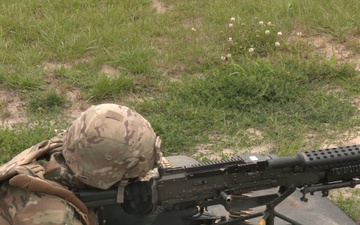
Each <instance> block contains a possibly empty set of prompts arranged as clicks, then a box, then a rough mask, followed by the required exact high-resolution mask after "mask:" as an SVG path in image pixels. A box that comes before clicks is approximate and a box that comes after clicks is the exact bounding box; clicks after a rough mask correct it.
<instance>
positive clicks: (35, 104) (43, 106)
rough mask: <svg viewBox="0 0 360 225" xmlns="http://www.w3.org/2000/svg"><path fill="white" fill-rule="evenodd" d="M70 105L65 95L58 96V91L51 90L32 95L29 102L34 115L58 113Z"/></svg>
mask: <svg viewBox="0 0 360 225" xmlns="http://www.w3.org/2000/svg"><path fill="white" fill-rule="evenodd" d="M68 104H69V102H68V100H67V99H66V97H65V96H64V95H61V94H58V93H57V92H56V91H53V90H50V91H48V92H46V93H42V92H41V93H39V92H36V93H34V94H32V96H31V98H30V101H29V107H28V108H29V111H31V112H33V113H39V112H54V111H55V112H56V111H61V110H62V109H63V108H65V107H67V106H68Z"/></svg>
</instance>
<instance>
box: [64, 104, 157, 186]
mask: <svg viewBox="0 0 360 225" xmlns="http://www.w3.org/2000/svg"><path fill="white" fill-rule="evenodd" d="M160 143H161V141H160V139H159V137H157V136H156V134H155V132H154V130H153V129H152V127H151V125H150V123H149V122H148V121H147V120H146V119H145V118H143V117H142V116H141V115H140V114H139V113H137V112H135V111H133V110H131V109H129V108H128V107H125V106H120V105H116V104H101V105H97V106H92V107H90V108H89V109H87V110H86V111H84V112H83V113H82V114H81V116H80V117H79V118H77V119H76V120H75V121H74V122H73V123H72V125H71V126H70V128H69V129H68V130H67V131H66V132H65V135H64V144H63V155H64V158H65V160H66V164H67V165H68V166H69V168H70V169H71V171H72V172H73V173H74V175H75V176H76V177H77V178H78V179H79V180H80V181H82V182H83V183H85V184H87V185H90V186H92V187H96V188H100V189H107V188H109V187H111V186H112V185H114V184H115V183H117V182H119V181H120V180H124V179H127V178H137V177H142V176H145V175H146V173H147V172H148V171H149V170H151V169H153V168H154V167H155V166H156V164H157V163H159V161H160V158H161V153H160V151H159V148H160Z"/></svg>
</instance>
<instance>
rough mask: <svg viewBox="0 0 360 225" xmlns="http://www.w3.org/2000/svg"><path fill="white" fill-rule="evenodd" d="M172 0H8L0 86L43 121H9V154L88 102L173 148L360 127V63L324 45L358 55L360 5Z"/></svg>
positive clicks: (299, 145)
mask: <svg viewBox="0 0 360 225" xmlns="http://www.w3.org/2000/svg"><path fill="white" fill-rule="evenodd" d="M162 2H163V3H164V5H165V6H166V10H165V12H164V13H162V14H159V13H157V12H156V10H155V8H154V7H153V5H152V1H151V0H140V1H130V0H124V1H112V0H106V1H95V0H86V1H85V0H78V1H75V2H74V1H69V0H65V1H64V0H63V1H60V0H54V1H34V0H25V1H19V0H12V1H10V0H4V1H2V2H1V3H0V11H1V15H0V24H1V26H0V47H1V51H0V59H1V63H0V88H1V90H3V91H4V92H5V91H7V90H11V91H12V92H14V93H15V94H16V95H18V96H19V97H20V99H21V100H22V101H23V102H22V105H24V109H26V113H27V115H26V116H28V117H29V118H30V120H29V122H28V123H21V124H15V125H13V126H12V128H9V127H7V126H5V125H3V126H1V129H0V152H1V155H2V158H0V162H4V161H6V160H7V159H9V158H10V157H11V156H13V155H14V154H16V153H17V152H19V151H21V150H23V149H25V148H27V147H30V146H31V145H33V144H35V143H37V142H39V141H40V140H43V139H45V138H49V137H50V136H51V135H54V132H53V130H54V129H58V128H66V127H67V125H68V124H69V122H70V121H71V118H69V117H68V116H67V115H66V114H65V112H68V111H69V110H71V109H73V108H80V107H79V105H83V104H84V103H86V104H98V103H103V102H114V103H119V104H125V105H127V106H129V107H132V108H134V109H136V110H137V111H138V112H139V113H141V114H143V115H144V116H145V117H146V118H147V119H148V120H149V121H150V122H151V123H152V125H153V127H154V129H155V131H156V133H157V134H158V135H160V136H161V137H162V139H163V148H162V149H163V151H164V153H165V154H166V155H174V154H185V155H193V154H194V153H195V152H197V150H198V149H199V146H201V145H204V144H210V145H208V148H209V149H210V150H211V151H213V152H216V153H220V155H221V152H222V149H224V148H227V149H234V150H235V152H237V153H243V152H246V151H248V149H249V148H250V147H251V146H257V145H264V144H271V146H272V147H271V149H269V153H275V154H278V155H292V154H294V153H296V152H299V151H304V150H310V149H314V148H320V147H321V146H322V145H323V144H324V143H325V142H330V143H336V144H341V140H340V136H341V135H342V134H344V133H346V132H348V131H349V132H353V133H354V132H358V131H359V121H360V117H359V109H358V108H357V106H356V105H355V104H354V101H355V100H356V99H359V92H360V89H359V86H360V76H359V71H356V70H355V64H354V62H352V61H346V60H341V59H339V58H338V59H337V58H336V57H330V58H325V57H324V55H322V54H320V51H319V49H316V48H315V47H314V46H313V45H312V39H311V38H312V37H317V38H322V37H326V40H329V41H330V44H332V45H334V46H335V45H343V46H345V47H346V48H347V50H349V51H351V53H352V56H354V58H353V59H354V60H355V59H356V57H358V54H359V53H360V52H359V42H358V40H357V37H358V35H359V34H360V30H359V27H360V14H359V13H358V12H359V10H360V2H359V1H356V0H345V1H335V0H319V1H311V0H303V1H295V0H285V1H284V0H271V1H251V0H244V1H235V0H226V1H214V0H209V1H200V0H197V1H175V0H163V1H162ZM232 17H233V18H234V19H235V20H231V18H232ZM261 21H262V22H263V23H262V22H261ZM269 22H271V25H269V24H268V23H269ZM229 24H232V25H229ZM262 24H263V25H262ZM267 31H269V33H268V32H267ZM279 32H281V35H280V34H279ZM299 32H301V33H302V35H301V36H299V35H297V33H299ZM229 38H231V40H229ZM276 42H278V44H276V45H275V43H276ZM251 48H252V50H254V51H253V52H251V50H250V49H251ZM249 50H250V52H249ZM49 65H50V66H49ZM104 66H106V67H110V68H111V69H112V71H111V72H109V71H104V69H103V68H104ZM73 91H75V92H76V93H79V96H78V97H77V98H76V99H75V100H74V99H71V98H70V96H69V95H68V92H73ZM10 103H11V100H5V99H0V119H1V121H4V120H6V119H9V118H12V116H13V115H11V111H10V110H9V105H10ZM45 121H57V122H56V123H55V124H54V123H53V122H52V123H50V122H45ZM249 129H256V130H258V131H260V132H261V133H262V135H261V137H258V138H255V139H254V137H252V136H251V134H250V133H249V132H248V130H249ZM338 204H339V205H343V206H344V205H346V204H353V203H352V202H351V201H349V202H347V201H346V200H345V201H338ZM353 217H354V218H355V219H356V218H358V216H357V215H353ZM359 218H360V217H359Z"/></svg>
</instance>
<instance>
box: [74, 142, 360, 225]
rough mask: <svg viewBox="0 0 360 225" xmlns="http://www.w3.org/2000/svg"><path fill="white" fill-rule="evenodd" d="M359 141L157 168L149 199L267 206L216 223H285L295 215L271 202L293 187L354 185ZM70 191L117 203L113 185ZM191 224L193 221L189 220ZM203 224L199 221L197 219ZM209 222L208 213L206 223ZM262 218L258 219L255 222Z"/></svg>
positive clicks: (93, 201)
mask: <svg viewBox="0 0 360 225" xmlns="http://www.w3.org/2000/svg"><path fill="white" fill-rule="evenodd" d="M359 178H360V145H354V146H346V147H339V148H332V149H324V150H316V151H309V152H303V153H298V154H296V155H295V156H294V157H277V156H262V155H258V154H249V155H240V156H236V157H233V158H230V159H228V160H223V161H217V162H209V163H204V164H195V165H191V166H184V167H175V168H159V177H156V178H155V179H154V182H153V186H152V197H153V204H154V205H161V206H163V207H165V208H166V209H168V210H171V211H179V212H180V211H182V210H184V209H187V208H191V207H195V206H196V207H199V208H200V210H199V212H200V214H201V212H203V210H204V209H206V208H207V207H208V206H212V205H218V204H221V205H223V206H224V207H225V208H226V209H227V210H228V211H229V212H237V211H241V210H244V209H248V208H253V207H258V206H266V209H265V211H264V212H261V213H255V214H252V215H249V216H241V218H238V219H236V220H232V221H230V222H229V221H225V222H220V223H217V224H218V225H221V224H238V222H241V221H243V220H247V219H251V218H255V217H259V216H262V217H263V220H264V221H266V225H273V224H274V218H275V217H280V218H281V219H283V220H286V221H288V222H290V224H295V225H298V224H299V223H297V222H296V221H294V220H292V219H290V218H287V217H286V216H284V215H281V214H279V213H277V212H276V211H275V206H276V205H278V204H279V203H281V202H282V201H283V200H285V199H286V198H287V197H288V196H289V195H291V194H292V193H293V192H294V191H295V190H296V189H300V191H301V192H302V194H303V196H302V198H301V200H302V201H307V198H306V194H308V193H311V194H312V193H314V192H317V191H321V192H322V194H323V196H327V194H328V191H329V190H330V189H337V188H342V187H355V186H356V185H357V184H359V183H360V180H359ZM275 187H278V191H277V192H275V193H270V194H263V195H257V196H244V194H247V193H250V192H253V191H258V190H267V189H271V188H275ZM75 194H76V195H77V196H78V197H79V198H80V199H81V200H82V201H83V202H84V203H85V205H87V206H88V207H100V206H106V205H113V204H116V202H117V201H116V198H117V197H118V195H119V194H118V189H117V188H116V187H114V188H112V189H109V190H97V189H96V190H86V189H85V190H77V191H75ZM192 224H193V223H192ZM196 224H203V223H196ZM205 224H213V219H211V221H210V223H208V222H206V223H205ZM259 224H261V223H259Z"/></svg>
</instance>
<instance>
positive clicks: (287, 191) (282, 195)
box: [258, 186, 301, 225]
mask: <svg viewBox="0 0 360 225" xmlns="http://www.w3.org/2000/svg"><path fill="white" fill-rule="evenodd" d="M295 190H296V188H295V187H294V186H290V187H283V186H282V187H280V188H279V191H278V193H279V197H278V198H276V199H275V200H274V201H273V202H271V203H270V204H268V205H266V210H265V212H264V216H263V218H262V220H263V222H262V223H261V221H260V222H259V223H258V224H266V225H275V218H276V217H279V218H280V219H282V220H284V221H286V222H289V223H290V224H292V225H301V224H300V223H298V222H296V221H295V220H292V219H290V218H289V217H286V216H284V215H282V214H280V213H278V212H276V211H275V207H276V206H277V205H278V204H280V203H281V202H282V201H284V200H285V199H286V198H287V197H289V196H290V195H291V194H292V193H294V191H295ZM264 222H266V223H264Z"/></svg>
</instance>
